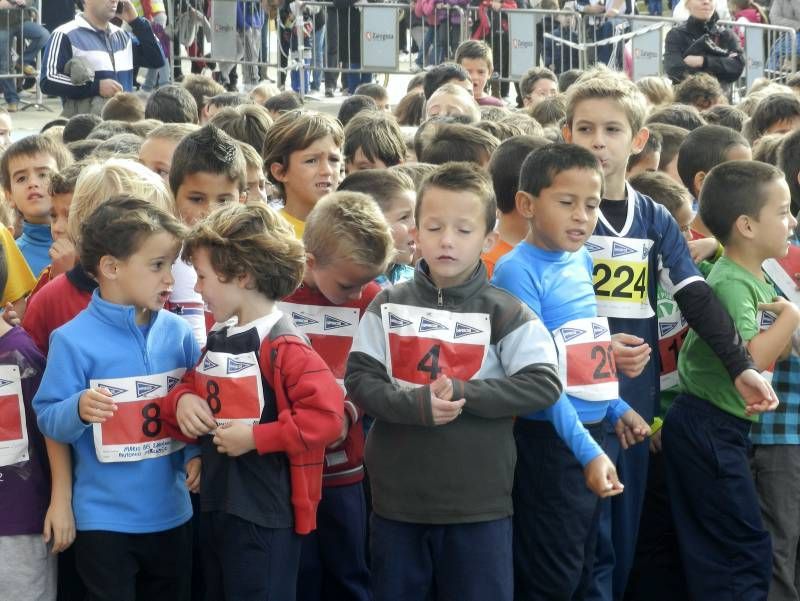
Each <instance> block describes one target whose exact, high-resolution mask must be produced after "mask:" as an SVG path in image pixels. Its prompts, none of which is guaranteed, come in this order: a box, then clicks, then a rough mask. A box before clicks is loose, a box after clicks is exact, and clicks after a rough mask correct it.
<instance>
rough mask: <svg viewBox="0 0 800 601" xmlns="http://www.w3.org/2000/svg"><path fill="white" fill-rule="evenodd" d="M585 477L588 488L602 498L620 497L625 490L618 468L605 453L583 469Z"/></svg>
mask: <svg viewBox="0 0 800 601" xmlns="http://www.w3.org/2000/svg"><path fill="white" fill-rule="evenodd" d="M583 475H584V477H585V478H586V486H587V487H588V488H589V490H591V491H592V492H593V493H594V494H596V495H597V496H598V497H600V498H605V497H613V496H614V495H618V494H620V493H621V492H622V489H623V488H624V487H623V485H622V482H620V481H619V478H618V477H617V468H616V467H614V464H613V463H612V462H611V459H609V458H608V455H606V454H605V453H601V454H600V455H598V456H597V457H595V458H594V459H592V460H591V461H590V462H589V463H588V464H587V465H586V467H585V468H583Z"/></svg>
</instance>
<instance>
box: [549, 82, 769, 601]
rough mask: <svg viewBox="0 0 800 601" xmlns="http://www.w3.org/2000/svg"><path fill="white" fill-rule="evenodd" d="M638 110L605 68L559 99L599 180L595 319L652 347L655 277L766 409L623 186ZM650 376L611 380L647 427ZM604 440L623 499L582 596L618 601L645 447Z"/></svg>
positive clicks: (731, 338)
mask: <svg viewBox="0 0 800 601" xmlns="http://www.w3.org/2000/svg"><path fill="white" fill-rule="evenodd" d="M645 110H646V109H645V103H644V99H643V98H642V95H641V92H639V90H638V89H637V88H636V85H635V84H633V83H632V82H631V81H629V80H627V79H625V78H624V77H623V76H620V75H617V74H614V73H612V72H610V71H607V70H596V71H594V72H590V73H589V74H587V75H584V77H583V78H582V79H581V81H579V82H577V83H576V84H575V85H573V86H572V87H571V88H570V90H569V93H568V94H567V121H566V123H565V125H564V128H563V135H564V139H565V140H567V141H568V142H572V143H575V144H578V145H579V146H583V147H584V148H587V149H588V150H590V151H591V152H592V154H594V155H595V157H596V158H597V159H598V160H599V161H600V163H601V165H602V168H603V174H604V176H605V182H604V185H605V187H604V194H603V195H604V199H603V202H602V203H601V205H600V215H599V219H598V222H597V226H596V227H595V231H594V234H593V235H592V236H591V237H590V238H589V241H588V242H587V249H588V250H589V252H590V254H591V255H592V260H593V261H594V287H595V295H596V296H597V301H598V313H599V315H601V316H603V317H608V318H609V324H610V326H611V331H612V332H613V333H617V332H627V333H629V334H632V335H634V336H638V337H639V338H641V339H643V340H644V343H645V344H647V345H649V346H650V348H656V345H657V344H658V320H657V318H656V312H655V309H656V299H657V293H656V285H657V283H658V282H659V281H661V283H662V284H664V286H665V289H666V290H667V291H668V292H669V293H671V294H672V295H673V296H674V297H675V301H676V302H677V304H678V306H679V307H680V309H681V312H682V313H683V315H684V317H685V318H686V320H687V321H688V323H689V325H690V326H692V327H694V328H695V329H696V330H697V332H698V334H699V335H700V336H701V337H702V338H703V339H704V340H707V341H708V342H709V344H711V346H712V348H713V349H714V351H715V352H716V353H717V355H718V356H719V357H721V358H722V359H723V360H724V364H725V366H726V369H727V370H728V373H729V374H730V376H731V378H732V379H734V378H735V379H736V386H737V388H738V389H739V390H740V391H741V392H742V393H743V395H744V396H745V397H746V398H747V400H748V403H754V404H758V403H767V402H769V401H770V400H771V399H772V398H773V397H774V392H772V390H771V388H770V387H769V385H768V384H767V383H766V381H765V380H764V378H762V377H761V376H760V375H759V374H758V372H756V371H755V370H754V369H753V363H752V362H751V361H750V359H749V357H748V354H747V350H746V349H745V348H744V347H743V346H742V345H741V339H740V337H739V335H738V333H737V332H736V330H735V328H734V326H733V323H732V322H731V320H730V318H729V317H728V315H727V313H726V312H725V309H724V307H723V306H722V305H721V304H720V302H719V301H718V300H717V299H716V297H715V296H714V294H713V292H712V291H711V289H710V288H709V287H708V286H707V285H706V283H705V281H704V280H703V278H702V276H701V275H700V273H699V272H698V271H697V268H696V267H695V266H694V263H693V262H692V259H691V256H690V254H689V250H688V247H687V246H686V241H685V240H684V238H683V236H682V235H681V232H680V230H679V229H678V227H677V225H676V224H675V221H674V220H673V219H672V218H671V217H670V215H669V214H668V213H667V211H666V209H664V208H663V207H660V206H658V205H656V204H655V203H654V202H653V201H652V200H651V199H649V198H647V197H646V196H642V195H641V194H638V193H636V191H635V190H633V189H632V188H630V186H628V185H627V183H626V181H625V168H626V165H627V163H628V158H629V157H630V155H631V154H634V153H636V152H641V150H642V148H643V147H644V145H645V143H646V141H647V133H648V132H647V130H646V129H644V127H643V125H644V117H645ZM629 352H631V353H636V352H637V347H631V348H630V349H629ZM658 372H659V369H658V361H650V362H649V363H648V365H647V366H646V367H645V370H644V371H643V372H642V374H641V375H640V376H638V377H637V378H626V377H621V378H620V396H622V398H624V399H627V400H628V401H629V402H630V403H631V404H632V407H633V408H634V409H635V410H636V412H637V413H639V415H641V416H642V417H643V418H644V419H645V420H646V421H647V422H648V423H650V422H651V421H652V419H653V416H654V414H655V410H656V405H657V398H658V390H659V373H658ZM607 440H608V441H609V444H608V448H607V452H608V454H609V456H610V457H612V459H614V458H616V457H617V456H619V460H618V463H617V469H618V471H619V475H620V479H621V480H622V481H623V482H625V494H624V495H620V496H619V497H617V498H615V499H613V500H612V503H611V504H609V503H605V504H604V505H605V507H604V518H603V519H604V522H605V523H604V524H603V523H601V534H600V539H599V542H598V557H597V565H596V568H595V583H594V585H593V589H594V590H593V592H590V594H589V595H588V596H587V598H588V599H595V598H602V599H611V598H614V599H618V598H621V596H622V594H623V592H624V590H625V584H626V581H627V577H628V571H629V570H630V566H631V562H632V560H633V552H634V550H635V547H636V536H637V531H638V524H639V517H640V513H641V506H642V499H643V496H644V489H645V483H646V479H647V465H648V457H647V447H646V446H644V445H637V446H635V447H633V448H632V449H628V450H627V451H626V452H625V453H620V452H619V448H618V446H617V444H616V439H615V438H613V437H609V438H608V439H607ZM612 504H613V505H614V507H615V509H614V513H615V515H614V519H613V520H612V519H611V513H612V511H611V505H612ZM612 527H613V549H612V546H611V544H612V543H611V539H612ZM612 566H613V570H614V581H613V597H612V582H611V569H612Z"/></svg>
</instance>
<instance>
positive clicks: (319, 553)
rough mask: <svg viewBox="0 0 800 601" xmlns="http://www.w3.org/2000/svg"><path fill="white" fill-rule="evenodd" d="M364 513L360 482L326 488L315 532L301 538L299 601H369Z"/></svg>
mask: <svg viewBox="0 0 800 601" xmlns="http://www.w3.org/2000/svg"><path fill="white" fill-rule="evenodd" d="M366 555H367V510H366V504H365V502H364V487H363V485H362V483H361V482H357V483H356V484H350V485H347V486H326V487H325V488H323V489H322V500H321V501H320V504H319V509H318V510H317V529H316V530H315V531H314V532H312V533H311V534H309V535H307V536H304V537H303V548H302V552H301V554H300V577H299V578H298V581H297V600H298V601H324V600H326V599H336V600H337V601H370V600H371V599H372V592H371V589H370V579H369V568H368V567H367V558H366Z"/></svg>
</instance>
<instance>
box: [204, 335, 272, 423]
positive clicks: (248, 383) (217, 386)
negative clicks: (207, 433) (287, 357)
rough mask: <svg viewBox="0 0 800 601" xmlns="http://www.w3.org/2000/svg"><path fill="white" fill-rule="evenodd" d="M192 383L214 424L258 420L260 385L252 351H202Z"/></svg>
mask: <svg viewBox="0 0 800 601" xmlns="http://www.w3.org/2000/svg"><path fill="white" fill-rule="evenodd" d="M195 385H196V388H195V392H196V393H197V394H198V395H199V396H201V397H203V398H204V399H205V400H206V402H208V406H209V407H210V408H211V413H213V414H214V419H215V420H216V421H217V425H222V424H225V423H228V422H230V421H240V422H243V423H245V424H248V425H253V424H257V423H259V422H260V421H261V413H262V412H263V411H264V389H263V387H262V384H261V367H260V366H259V365H258V358H257V357H256V354H255V353H254V352H252V351H251V352H249V353H242V354H241V355H233V354H230V353H218V352H216V351H206V352H205V354H204V355H203V359H202V361H200V364H199V365H198V366H197V369H196V371H195Z"/></svg>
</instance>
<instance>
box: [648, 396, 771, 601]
mask: <svg viewBox="0 0 800 601" xmlns="http://www.w3.org/2000/svg"><path fill="white" fill-rule="evenodd" d="M749 433H750V422H749V421H747V420H744V419H740V418H738V417H735V416H733V415H730V414H729V413H726V412H724V411H722V410H720V409H717V408H716V407H714V406H713V405H712V404H711V403H709V402H708V401H705V400H703V399H699V398H697V397H693V396H689V395H681V396H679V397H678V398H677V399H675V403H674V404H673V405H672V408H671V409H670V410H669V413H667V416H666V418H665V420H664V432H663V435H662V440H663V443H664V444H663V446H664V459H665V462H666V468H667V469H666V473H667V486H668V490H669V494H670V500H671V502H672V515H673V518H674V520H675V529H676V531H677V533H678V545H679V548H680V552H681V560H682V562H683V569H684V572H685V574H686V584H687V587H688V590H689V597H690V598H691V599H697V600H698V601H734V600H736V601H763V600H764V599H766V598H767V593H768V591H769V584H770V579H771V575H772V544H771V541H770V537H769V533H768V532H767V530H766V529H765V528H764V525H763V523H762V521H761V510H760V508H759V504H758V495H757V493H756V487H755V483H754V482H753V476H752V473H751V471H750V465H749V458H748V452H749V449H750V439H749Z"/></svg>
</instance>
